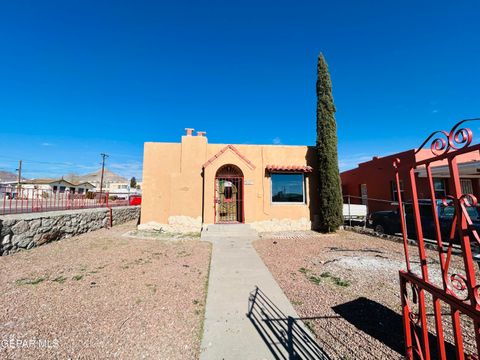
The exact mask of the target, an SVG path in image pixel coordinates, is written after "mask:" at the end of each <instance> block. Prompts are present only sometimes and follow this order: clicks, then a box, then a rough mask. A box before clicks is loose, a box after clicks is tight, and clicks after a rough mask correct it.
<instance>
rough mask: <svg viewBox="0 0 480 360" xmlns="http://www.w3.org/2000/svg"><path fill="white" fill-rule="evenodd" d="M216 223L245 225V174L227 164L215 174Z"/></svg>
mask: <svg viewBox="0 0 480 360" xmlns="http://www.w3.org/2000/svg"><path fill="white" fill-rule="evenodd" d="M214 201H215V223H220V224H221V223H243V221H244V214H243V173H242V170H240V169H239V168H238V167H237V166H235V165H231V164H227V165H223V166H222V167H221V168H219V169H218V170H217V173H216V174H215V199H214Z"/></svg>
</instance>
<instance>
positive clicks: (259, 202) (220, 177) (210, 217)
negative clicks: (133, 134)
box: [141, 129, 318, 229]
mask: <svg viewBox="0 0 480 360" xmlns="http://www.w3.org/2000/svg"><path fill="white" fill-rule="evenodd" d="M204 135H205V133H204V132H197V136H194V135H193V129H187V135H186V136H182V141H181V143H150V142H149V143H145V147H144V166H143V183H142V192H143V199H142V217H141V222H142V224H145V223H148V222H156V223H159V224H171V223H177V222H182V221H184V222H189V221H191V222H193V223H196V224H198V223H200V224H202V223H203V224H212V223H250V224H253V226H254V227H256V228H270V227H271V225H272V224H275V225H276V226H277V228H285V229H310V228H311V223H312V222H313V223H314V222H315V220H316V214H317V212H316V209H317V208H318V199H317V194H318V192H317V173H318V171H317V166H316V163H317V161H316V151H315V147H313V146H283V145H227V144H209V143H208V140H207V138H206V137H205V136H204Z"/></svg>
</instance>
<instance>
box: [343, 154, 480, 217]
mask: <svg viewBox="0 0 480 360" xmlns="http://www.w3.org/2000/svg"><path fill="white" fill-rule="evenodd" d="M432 156H433V155H432V153H431V152H430V150H421V151H420V152H418V153H417V154H416V153H415V150H414V149H412V150H408V151H404V152H401V153H397V154H393V155H390V156H385V157H380V158H373V159H372V160H370V161H367V162H364V163H361V164H359V165H358V167H357V168H355V169H352V170H348V171H344V172H342V173H341V174H340V178H341V181H342V192H343V195H344V202H346V201H347V199H346V196H348V195H351V196H352V197H361V190H360V188H361V184H366V185H367V196H368V198H369V200H368V208H369V209H368V210H369V212H374V211H380V210H389V209H392V208H394V207H395V206H396V205H392V202H393V201H394V199H393V194H392V185H391V182H392V181H395V168H394V167H393V161H394V160H395V159H397V158H398V159H400V164H401V168H400V171H399V175H400V180H402V181H403V184H404V192H403V198H402V199H403V200H410V199H411V198H412V192H411V186H410V180H409V174H408V173H407V172H405V170H403V169H404V168H410V167H412V166H413V165H414V164H415V163H416V162H418V161H420V160H423V159H427V158H430V157H432ZM472 160H479V156H478V154H477V153H470V154H465V155H462V156H459V157H458V161H459V162H468V161H472ZM446 164H447V163H446V161H438V162H435V163H433V164H432V166H443V165H446ZM415 178H416V184H417V193H418V198H419V199H422V198H424V199H426V198H430V190H429V185H428V180H427V178H426V177H419V176H418V174H415ZM462 178H466V179H468V178H469V177H462ZM471 180H472V185H473V190H474V194H475V195H478V194H479V179H478V178H472V179H471ZM446 183H447V193H448V191H449V187H450V186H449V179H448V178H447V179H446ZM477 197H478V196H477ZM380 200H384V201H380ZM351 202H352V203H360V200H359V199H355V198H351Z"/></svg>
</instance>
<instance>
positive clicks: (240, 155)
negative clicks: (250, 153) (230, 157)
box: [202, 145, 256, 170]
mask: <svg viewBox="0 0 480 360" xmlns="http://www.w3.org/2000/svg"><path fill="white" fill-rule="evenodd" d="M228 149H230V150H232V151H233V152H234V153H235V154H237V155H238V156H239V157H240V159H242V160H243V161H244V162H245V163H246V164H247V165H248V166H249V167H250V169H252V170H254V169H255V167H256V166H255V165H253V163H252V162H251V161H250V160H248V159H247V158H246V157H245V156H244V155H243V154H242V153H241V152H240V151H238V149H237V148H236V147H235V146H233V145H227V146H225V147H224V148H223V149H222V150H220V151H219V152H217V153H216V154H215V155H213V156H212V157H211V158H210V159H209V160H208V161H207V162H206V163H205V164H203V166H202V167H203V168H206V167H207V166H208V165H210V164H211V163H213V162H214V161H215V160H216V159H218V158H219V157H220V156H221V155H222V154H223V153H224V152H225V151H227V150H228Z"/></svg>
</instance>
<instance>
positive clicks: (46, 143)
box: [40, 142, 53, 146]
mask: <svg viewBox="0 0 480 360" xmlns="http://www.w3.org/2000/svg"><path fill="white" fill-rule="evenodd" d="M40 145H41V146H53V144H52V143H49V142H43V143H41V144H40Z"/></svg>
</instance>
